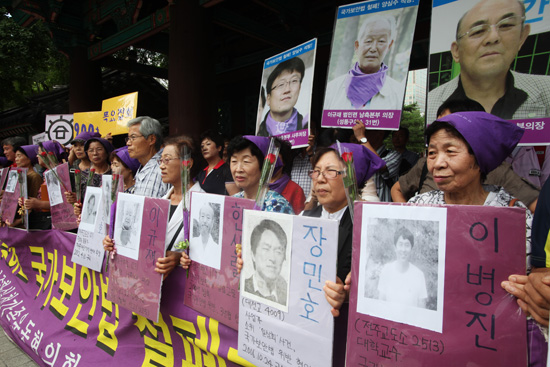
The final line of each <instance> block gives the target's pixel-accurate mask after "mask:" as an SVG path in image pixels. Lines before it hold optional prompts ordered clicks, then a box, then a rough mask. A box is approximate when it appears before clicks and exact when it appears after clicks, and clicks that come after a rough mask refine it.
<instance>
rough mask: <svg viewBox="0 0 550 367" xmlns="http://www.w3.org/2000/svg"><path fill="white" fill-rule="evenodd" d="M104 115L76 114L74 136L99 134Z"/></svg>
mask: <svg viewBox="0 0 550 367" xmlns="http://www.w3.org/2000/svg"><path fill="white" fill-rule="evenodd" d="M102 116H103V114H102V113H101V111H92V112H75V113H74V114H73V118H74V134H75V136H76V135H78V134H80V133H85V132H96V133H98V132H99V127H98V126H99V123H100V121H101V117H102Z"/></svg>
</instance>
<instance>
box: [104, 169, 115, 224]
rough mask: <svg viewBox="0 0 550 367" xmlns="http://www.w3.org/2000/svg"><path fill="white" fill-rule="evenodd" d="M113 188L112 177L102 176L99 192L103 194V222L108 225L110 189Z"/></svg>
mask: <svg viewBox="0 0 550 367" xmlns="http://www.w3.org/2000/svg"><path fill="white" fill-rule="evenodd" d="M112 186H113V176H111V175H103V177H102V178H101V190H102V192H103V213H102V216H103V220H104V222H105V223H109V215H110V213H111V193H112V192H111V189H112Z"/></svg>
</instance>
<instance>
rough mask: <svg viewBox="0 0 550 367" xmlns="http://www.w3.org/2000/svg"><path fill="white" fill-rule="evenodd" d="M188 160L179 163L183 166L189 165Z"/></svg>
mask: <svg viewBox="0 0 550 367" xmlns="http://www.w3.org/2000/svg"><path fill="white" fill-rule="evenodd" d="M189 163H191V162H189V161H181V164H183V166H184V167H189Z"/></svg>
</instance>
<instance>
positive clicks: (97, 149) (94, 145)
mask: <svg viewBox="0 0 550 367" xmlns="http://www.w3.org/2000/svg"><path fill="white" fill-rule="evenodd" d="M88 158H89V159H90V162H92V164H93V165H98V164H99V165H101V164H103V163H105V162H107V161H108V158H109V155H108V154H107V151H106V150H105V147H104V146H103V145H101V143H100V142H98V141H92V142H91V143H90V145H88Z"/></svg>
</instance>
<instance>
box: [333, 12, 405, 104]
mask: <svg viewBox="0 0 550 367" xmlns="http://www.w3.org/2000/svg"><path fill="white" fill-rule="evenodd" d="M395 37H396V26H395V18H393V17H387V16H383V15H373V16H370V17H369V18H367V20H365V21H364V22H363V25H362V26H361V29H360V31H359V36H358V38H357V40H356V41H355V54H356V55H357V62H356V63H355V65H354V66H353V68H352V69H351V70H350V71H349V72H348V73H347V74H344V75H342V76H339V77H337V78H336V79H334V80H332V81H331V82H330V83H328V85H327V91H326V97H325V105H324V109H326V110H350V109H369V110H400V109H401V107H402V105H403V96H404V94H405V84H404V83H400V82H398V81H396V80H394V79H392V78H391V77H390V76H388V75H387V72H388V67H387V66H386V65H385V64H384V62H383V61H384V58H385V57H386V55H387V54H388V52H389V51H390V50H391V48H392V46H393V43H394V40H395Z"/></svg>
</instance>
